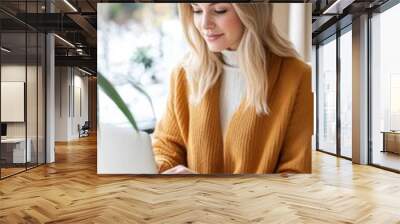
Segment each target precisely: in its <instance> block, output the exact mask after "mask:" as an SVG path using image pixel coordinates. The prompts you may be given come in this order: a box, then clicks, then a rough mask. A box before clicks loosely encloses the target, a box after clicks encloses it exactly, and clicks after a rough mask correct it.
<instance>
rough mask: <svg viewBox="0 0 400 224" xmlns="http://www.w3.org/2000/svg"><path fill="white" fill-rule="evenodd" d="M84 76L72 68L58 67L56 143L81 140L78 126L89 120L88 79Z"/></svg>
mask: <svg viewBox="0 0 400 224" xmlns="http://www.w3.org/2000/svg"><path fill="white" fill-rule="evenodd" d="M83 75H84V74H83V73H81V72H80V71H79V70H77V69H75V68H72V67H56V84H55V86H56V88H55V89H56V91H55V123H56V127H55V129H56V130H55V141H70V140H73V139H77V138H79V133H78V124H80V125H81V126H82V125H83V124H84V122H85V121H87V120H88V78H87V77H86V76H83ZM80 107H81V108H80ZM80 109H81V111H80Z"/></svg>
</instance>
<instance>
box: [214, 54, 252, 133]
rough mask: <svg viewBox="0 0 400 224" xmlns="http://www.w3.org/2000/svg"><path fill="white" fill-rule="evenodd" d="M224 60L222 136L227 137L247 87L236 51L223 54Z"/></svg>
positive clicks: (221, 107)
mask: <svg viewBox="0 0 400 224" xmlns="http://www.w3.org/2000/svg"><path fill="white" fill-rule="evenodd" d="M221 53H222V55H223V59H224V62H225V64H224V72H223V74H222V77H221V78H222V80H221V81H222V82H221V91H220V118H221V128H222V134H223V136H224V137H225V135H226V131H227V129H228V126H229V122H230V120H231V118H232V116H233V114H234V113H235V111H236V110H237V109H238V107H239V105H240V102H241V100H242V97H243V96H244V94H245V90H246V86H245V79H244V76H243V74H242V73H241V72H240V71H239V64H238V57H237V52H236V51H228V50H224V51H222V52H221Z"/></svg>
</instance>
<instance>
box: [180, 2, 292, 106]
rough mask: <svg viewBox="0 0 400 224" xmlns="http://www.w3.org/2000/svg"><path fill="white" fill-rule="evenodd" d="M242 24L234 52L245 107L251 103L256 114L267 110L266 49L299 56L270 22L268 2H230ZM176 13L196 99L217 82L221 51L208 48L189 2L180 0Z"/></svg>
mask: <svg viewBox="0 0 400 224" xmlns="http://www.w3.org/2000/svg"><path fill="white" fill-rule="evenodd" d="M232 5H233V8H234V10H235V11H236V13H237V15H238V17H239V19H240V20H241V22H242V24H243V25H244V33H243V36H242V39H241V41H240V43H239V46H238V49H237V52H238V57H239V68H240V70H241V71H242V73H243V74H246V76H245V80H246V87H247V88H246V103H247V107H249V106H254V107H255V109H256V112H257V114H268V113H269V108H268V101H267V93H268V74H267V71H268V63H267V61H268V60H269V58H268V53H273V54H275V55H278V56H281V57H296V58H297V57H298V54H297V52H296V50H294V48H293V46H292V43H291V42H289V41H288V40H286V39H285V38H283V37H282V36H281V35H280V34H279V32H278V30H277V29H276V27H275V25H274V24H273V23H272V11H273V8H272V5H271V4H269V3H232ZM178 10H179V16H180V20H181V23H182V27H183V32H184V35H185V38H186V40H187V42H188V44H189V48H190V52H189V55H188V57H187V58H186V59H185V61H184V64H183V66H184V68H185V70H186V73H187V78H188V82H189V86H190V90H191V93H190V100H191V102H192V103H195V104H197V103H199V102H200V101H201V99H202V98H203V96H204V95H205V94H206V93H207V91H208V90H209V89H210V88H211V87H212V86H213V85H214V84H215V83H216V82H217V80H218V78H219V76H220V75H221V74H222V71H223V62H222V55H221V53H220V52H218V53H214V52H211V51H210V50H209V49H208V47H207V44H206V42H205V41H204V39H203V37H202V35H201V34H200V33H199V31H198V30H197V29H196V27H195V25H194V22H193V11H192V8H191V5H190V4H188V3H180V4H179V6H178Z"/></svg>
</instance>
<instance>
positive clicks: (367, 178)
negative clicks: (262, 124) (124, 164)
mask: <svg viewBox="0 0 400 224" xmlns="http://www.w3.org/2000/svg"><path fill="white" fill-rule="evenodd" d="M399 199H400V175H399V174H396V173H392V172H388V171H384V170H381V169H377V168H374V167H370V166H361V165H355V164H352V163H351V162H350V161H348V160H343V159H339V158H336V157H333V156H330V155H327V154H323V153H320V152H313V173H312V174H310V175H305V174H302V175H291V176H289V177H282V176H280V175H251V176H236V177H229V176H224V177H204V176H203V177H159V178H153V177H137V176H129V175H121V176H98V175H97V174H96V138H95V136H91V137H88V138H82V139H80V140H79V141H74V142H69V143H59V144H57V145H56V163H54V164H48V165H45V166H41V167H38V168H35V169H32V170H29V171H27V172H25V173H21V174H18V175H15V176H13V177H9V178H7V179H5V180H2V181H0V202H1V203H0V223H45V222H46V223H78V222H79V223H400V212H399V211H400V200H399Z"/></svg>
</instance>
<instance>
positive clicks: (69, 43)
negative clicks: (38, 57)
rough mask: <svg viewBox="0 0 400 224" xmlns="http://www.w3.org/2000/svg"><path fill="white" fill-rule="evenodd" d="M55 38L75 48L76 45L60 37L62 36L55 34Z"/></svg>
mask: <svg viewBox="0 0 400 224" xmlns="http://www.w3.org/2000/svg"><path fill="white" fill-rule="evenodd" d="M54 36H55V37H57V38H58V39H60V40H61V41H63V42H64V43H66V44H67V45H69V46H71V47H73V48H75V45H73V44H71V42H69V41H67V40H66V39H64V38H62V37H60V36H58V35H57V34H54Z"/></svg>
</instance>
